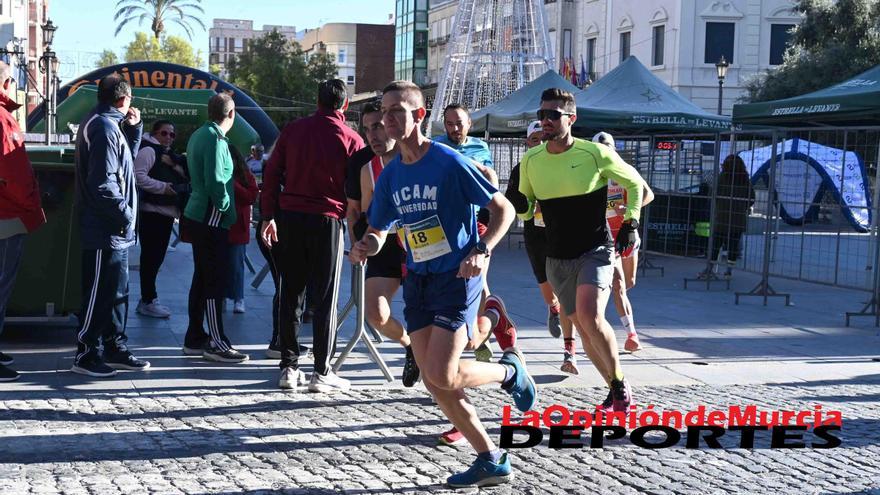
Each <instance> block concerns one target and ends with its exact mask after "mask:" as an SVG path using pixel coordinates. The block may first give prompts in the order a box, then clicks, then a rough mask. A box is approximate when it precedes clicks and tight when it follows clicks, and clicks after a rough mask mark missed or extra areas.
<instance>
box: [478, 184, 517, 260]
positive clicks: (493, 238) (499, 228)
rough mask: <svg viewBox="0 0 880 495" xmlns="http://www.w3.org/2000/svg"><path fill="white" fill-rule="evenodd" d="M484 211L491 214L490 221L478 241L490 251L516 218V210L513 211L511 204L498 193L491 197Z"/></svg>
mask: <svg viewBox="0 0 880 495" xmlns="http://www.w3.org/2000/svg"><path fill="white" fill-rule="evenodd" d="M486 209H487V210H489V212H490V213H491V215H492V221H491V222H489V225H488V226H487V229H486V233H485V234H483V235H482V236H481V237H480V240H482V241H483V242H485V243H486V246H487V247H488V248H489V250H490V251H491V250H492V249H493V248H494V247H495V246H496V245H497V244H498V242H499V241H501V238H502V237H504V234H506V233H507V229H509V228H510V224H511V223H513V220H514V218H516V210H514V209H513V204H511V202H510V201H508V199H507V198H505V197H504V195H503V194H501V193H500V192H496V193H495V194H493V195H492V200H491V201H489V204H487V205H486Z"/></svg>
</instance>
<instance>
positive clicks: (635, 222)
mask: <svg viewBox="0 0 880 495" xmlns="http://www.w3.org/2000/svg"><path fill="white" fill-rule="evenodd" d="M623 223H628V224H630V225H631V226H632V228H633V229H634V230H638V229H639V221H638V220H636V219H635V218H630V219H629V220H626V221H625V222H623Z"/></svg>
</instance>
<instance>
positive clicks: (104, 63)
mask: <svg viewBox="0 0 880 495" xmlns="http://www.w3.org/2000/svg"><path fill="white" fill-rule="evenodd" d="M118 63H119V56H118V55H116V52H114V51H113V50H104V51H103V52H101V56H100V57H98V62H97V64H96V65H97V66H98V67H110V66H111V65H116V64H118Z"/></svg>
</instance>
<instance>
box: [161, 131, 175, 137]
mask: <svg viewBox="0 0 880 495" xmlns="http://www.w3.org/2000/svg"><path fill="white" fill-rule="evenodd" d="M159 135H161V136H162V137H165V136H168V137H171V138H174V137H176V136H177V134H175V133H174V132H173V131H159Z"/></svg>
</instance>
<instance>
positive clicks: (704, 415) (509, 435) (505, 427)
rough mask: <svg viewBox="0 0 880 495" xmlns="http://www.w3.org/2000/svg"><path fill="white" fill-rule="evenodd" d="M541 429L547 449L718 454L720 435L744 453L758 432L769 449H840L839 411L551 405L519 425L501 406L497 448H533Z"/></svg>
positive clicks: (537, 442)
mask: <svg viewBox="0 0 880 495" xmlns="http://www.w3.org/2000/svg"><path fill="white" fill-rule="evenodd" d="M541 426H544V427H545V428H548V429H549V430H550V436H549V442H548V447H550V448H551V449H571V448H583V447H586V446H589V448H593V449H597V448H598V449H600V448H603V447H604V446H605V441H606V440H617V439H621V438H624V437H626V436H627V433H629V441H630V442H631V443H632V444H634V445H636V446H638V447H642V448H646V449H662V448H668V447H674V446H676V445H678V444H679V443H680V442H681V441H682V437H684V439H685V448H688V449H698V448H712V449H720V448H723V447H722V445H721V443H720V442H719V440H718V439H719V438H720V437H722V436H724V435H728V436H729V435H738V438H739V445H738V446H737V448H742V449H750V448H753V447H754V445H755V438H756V436H757V435H759V434H761V433H760V432H769V433H764V434H763V435H765V436H766V435H769V438H770V448H771V449H803V448H814V449H831V448H835V447H839V446H840V445H841V440H840V438H839V437H837V436H835V434H834V432H837V431H840V429H841V428H842V426H843V420H842V415H841V413H840V411H836V410H829V411H824V410H823V408H822V406H821V405H816V406H814V407H813V410H811V411H787V410H772V411H771V410H763V409H759V408H758V407H757V406H755V405H748V406H745V407H743V406H735V405H734V406H729V407H728V408H727V409H726V410H721V409H713V410H709V409H708V408H707V407H706V406H698V407H697V408H696V409H693V410H690V411H679V410H655V409H654V406H653V405H649V406H648V407H646V408H644V409H641V410H639V409H638V408H637V407H636V406H630V407H629V410H628V411H627V412H610V411H609V412H605V411H601V410H596V411H594V412H590V411H586V410H575V411H572V410H570V409H568V408H567V407H565V406H561V405H558V404H557V405H552V406H550V407H548V408H546V409H544V410H543V411H528V412H526V413H525V414H524V415H523V417H522V418H521V419H519V420H514V419H513V418H512V416H511V408H510V406H504V409H503V414H502V421H501V439H500V441H499V444H500V446H501V448H505V449H522V448H531V447H535V446H536V445H539V444H540V443H541V441H542V440H543V438H544V431H543V430H542V429H541ZM682 429H684V430H685V431H684V432H682V431H680V430H682ZM516 433H520V434H523V433H524V434H526V435H528V439H526V440H524V441H521V440H519V439H516V438H514V434H516ZM585 433H589V436H588V438H584V434H585ZM649 434H652V435H650V436H649Z"/></svg>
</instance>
